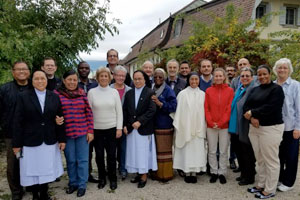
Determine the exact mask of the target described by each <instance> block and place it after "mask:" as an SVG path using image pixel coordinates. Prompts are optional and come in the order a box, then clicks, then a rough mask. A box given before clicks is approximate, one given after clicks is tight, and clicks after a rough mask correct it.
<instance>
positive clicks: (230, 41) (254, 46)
mask: <svg viewBox="0 0 300 200" xmlns="http://www.w3.org/2000/svg"><path fill="white" fill-rule="evenodd" d="M201 12H205V11H203V10H202V11H201ZM206 14H207V15H209V16H210V17H211V18H212V19H214V20H213V23H211V24H206V23H203V22H200V21H199V20H195V19H190V20H189V21H190V23H192V25H193V30H192V36H190V38H189V39H188V40H187V41H186V42H185V43H184V45H183V46H181V47H179V48H176V49H175V48H173V49H169V50H167V52H164V53H163V54H162V56H164V55H165V54H167V55H173V54H176V56H174V57H175V58H176V59H177V60H179V61H182V60H189V61H190V63H191V64H192V67H193V68H196V67H197V66H198V65H199V62H200V61H201V60H202V59H204V58H205V59H210V60H212V62H213V63H214V64H215V65H216V66H219V67H224V66H225V65H235V64H236V62H237V61H238V59H239V58H241V57H247V58H249V60H251V63H252V64H253V65H254V66H257V65H259V64H261V63H265V62H266V61H267V58H268V52H267V51H266V50H267V49H268V42H267V41H262V40H259V38H258V36H259V33H260V32H261V31H262V30H263V27H264V26H265V25H266V24H267V20H266V19H267V17H268V16H266V17H264V18H263V19H260V20H247V21H244V22H243V21H240V19H241V14H242V11H241V10H238V9H236V8H235V7H234V6H233V5H232V4H229V5H228V6H227V7H226V14H225V16H224V17H222V18H221V17H217V16H215V15H214V14H213V13H206ZM250 27H252V30H251V31H249V29H250ZM174 57H173V58H174Z"/></svg>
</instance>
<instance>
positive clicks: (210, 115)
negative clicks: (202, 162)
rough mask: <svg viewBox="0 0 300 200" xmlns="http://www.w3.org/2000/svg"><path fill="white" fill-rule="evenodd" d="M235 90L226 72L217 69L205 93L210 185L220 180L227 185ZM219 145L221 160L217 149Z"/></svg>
mask: <svg viewBox="0 0 300 200" xmlns="http://www.w3.org/2000/svg"><path fill="white" fill-rule="evenodd" d="M233 93H234V92H233V89H232V88H230V87H229V86H228V84H227V77H226V72H225V70H224V69H222V68H216V69H215V70H214V73H213V81H212V86H211V87H209V88H208V89H207V90H206V92H205V118H206V122H207V142H208V162H209V165H210V172H211V178H210V183H215V182H216V181H217V179H218V178H219V180H220V183H221V184H225V183H226V182H227V181H226V178H225V174H226V171H227V160H228V151H227V150H228V145H229V141H230V135H229V134H228V123H229V119H230V111H231V102H232V99H233ZM218 145H219V151H220V154H219V160H218V159H217V149H218Z"/></svg>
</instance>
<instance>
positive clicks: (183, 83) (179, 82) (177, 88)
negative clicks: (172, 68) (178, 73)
mask: <svg viewBox="0 0 300 200" xmlns="http://www.w3.org/2000/svg"><path fill="white" fill-rule="evenodd" d="M166 83H167V85H168V86H170V87H171V81H170V80H169V78H167V79H166ZM185 87H186V81H185V80H183V79H181V78H178V77H177V79H176V81H175V86H174V89H173V90H174V92H175V95H176V96H177V95H178V93H179V92H180V91H181V90H183V89H184V88H185Z"/></svg>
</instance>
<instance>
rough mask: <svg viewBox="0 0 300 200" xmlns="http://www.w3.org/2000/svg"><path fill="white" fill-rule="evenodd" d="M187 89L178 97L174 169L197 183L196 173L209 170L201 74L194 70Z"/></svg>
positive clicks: (175, 121)
mask: <svg viewBox="0 0 300 200" xmlns="http://www.w3.org/2000/svg"><path fill="white" fill-rule="evenodd" d="M187 80H188V83H187V86H188V87H187V88H186V89H184V90H182V91H181V92H180V93H179V94H178V96H177V102H178V103H177V108H176V113H175V116H174V121H173V126H174V128H175V144H174V163H173V168H174V169H180V170H182V171H183V172H184V173H185V174H186V176H185V178H184V181H185V182H186V183H196V182H197V177H196V173H198V172H201V171H203V172H205V171H206V158H207V155H206V149H205V141H204V140H205V137H206V123H205V116H204V98H205V94H204V92H203V91H201V90H200V89H199V87H198V85H199V81H200V79H199V76H198V74H197V73H195V72H193V73H191V74H189V76H188V77H187Z"/></svg>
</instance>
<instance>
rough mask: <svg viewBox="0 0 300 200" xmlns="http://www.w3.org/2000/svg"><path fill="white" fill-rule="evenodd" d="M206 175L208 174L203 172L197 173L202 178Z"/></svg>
mask: <svg viewBox="0 0 300 200" xmlns="http://www.w3.org/2000/svg"><path fill="white" fill-rule="evenodd" d="M204 174H206V172H202V171H201V172H198V173H197V175H199V176H202V175H204Z"/></svg>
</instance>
